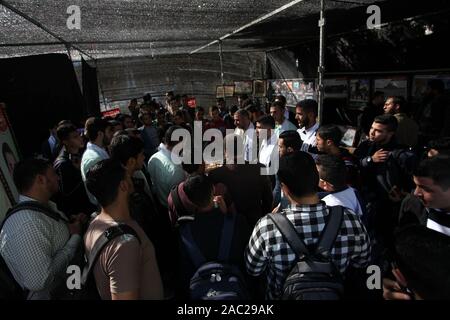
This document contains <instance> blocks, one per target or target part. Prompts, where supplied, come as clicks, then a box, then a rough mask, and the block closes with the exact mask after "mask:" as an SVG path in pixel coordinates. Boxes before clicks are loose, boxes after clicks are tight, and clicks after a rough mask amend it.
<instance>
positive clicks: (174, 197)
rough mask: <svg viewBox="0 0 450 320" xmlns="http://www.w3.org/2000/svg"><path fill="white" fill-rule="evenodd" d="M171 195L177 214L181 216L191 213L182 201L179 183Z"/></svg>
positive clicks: (171, 191)
mask: <svg viewBox="0 0 450 320" xmlns="http://www.w3.org/2000/svg"><path fill="white" fill-rule="evenodd" d="M170 195H171V196H172V201H173V205H174V206H175V209H176V210H177V215H178V216H179V217H181V216H187V215H189V213H188V212H187V211H186V208H185V207H184V205H183V202H181V199H180V195H179V194H178V185H176V186H174V187H173V188H172V190H170Z"/></svg>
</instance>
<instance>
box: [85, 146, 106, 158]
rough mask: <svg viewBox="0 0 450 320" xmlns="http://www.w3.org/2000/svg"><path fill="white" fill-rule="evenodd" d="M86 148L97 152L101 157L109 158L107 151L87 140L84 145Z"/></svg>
mask: <svg viewBox="0 0 450 320" xmlns="http://www.w3.org/2000/svg"><path fill="white" fill-rule="evenodd" d="M86 149H87V150H92V151H95V152H97V153H98V154H99V155H100V156H101V157H102V158H103V159H108V158H109V154H108V152H106V150H105V149H103V148H101V147H99V146H98V145H96V144H95V143H91V142H88V143H87V146H86Z"/></svg>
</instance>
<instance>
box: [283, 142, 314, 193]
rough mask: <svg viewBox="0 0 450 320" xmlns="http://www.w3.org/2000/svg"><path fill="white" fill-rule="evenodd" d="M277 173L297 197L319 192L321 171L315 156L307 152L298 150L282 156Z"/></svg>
mask: <svg viewBox="0 0 450 320" xmlns="http://www.w3.org/2000/svg"><path fill="white" fill-rule="evenodd" d="M277 175H278V178H279V179H280V182H282V183H284V184H285V185H286V186H287V187H288V188H289V191H290V192H291V193H292V194H293V195H294V196H296V197H303V196H307V195H310V194H314V193H316V192H317V185H318V184H319V173H318V172H317V168H316V164H315V163H314V160H313V158H312V157H311V156H310V155H309V154H308V153H306V152H303V151H296V152H293V153H289V154H287V155H285V156H283V157H281V158H280V163H279V169H278V174H277Z"/></svg>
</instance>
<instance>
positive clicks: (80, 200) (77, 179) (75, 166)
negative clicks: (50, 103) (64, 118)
mask: <svg viewBox="0 0 450 320" xmlns="http://www.w3.org/2000/svg"><path fill="white" fill-rule="evenodd" d="M56 134H57V136H58V140H59V141H61V144H62V146H63V147H62V149H61V152H60V153H59V155H58V157H57V158H56V160H55V162H54V163H53V167H54V168H55V170H56V173H57V174H58V176H59V193H58V194H57V195H56V197H55V200H56V203H57V205H58V208H59V209H60V210H61V211H63V212H64V213H66V214H67V215H69V216H70V215H76V214H78V213H80V212H83V213H86V214H90V213H91V212H93V211H94V210H95V206H94V205H92V204H91V203H90V201H89V198H88V196H87V194H86V189H85V188H84V184H83V179H82V177H81V171H80V165H81V163H80V162H81V157H80V151H81V150H83V148H84V142H83V139H82V137H81V136H80V134H79V132H78V130H77V128H76V127H75V126H74V125H73V124H64V125H62V126H59V127H58V129H57V130H56Z"/></svg>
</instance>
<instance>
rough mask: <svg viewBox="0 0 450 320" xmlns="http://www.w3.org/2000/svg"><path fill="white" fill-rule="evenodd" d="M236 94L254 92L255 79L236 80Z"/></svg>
mask: <svg viewBox="0 0 450 320" xmlns="http://www.w3.org/2000/svg"><path fill="white" fill-rule="evenodd" d="M234 94H235V95H240V94H253V81H252V80H247V81H235V82H234Z"/></svg>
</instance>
